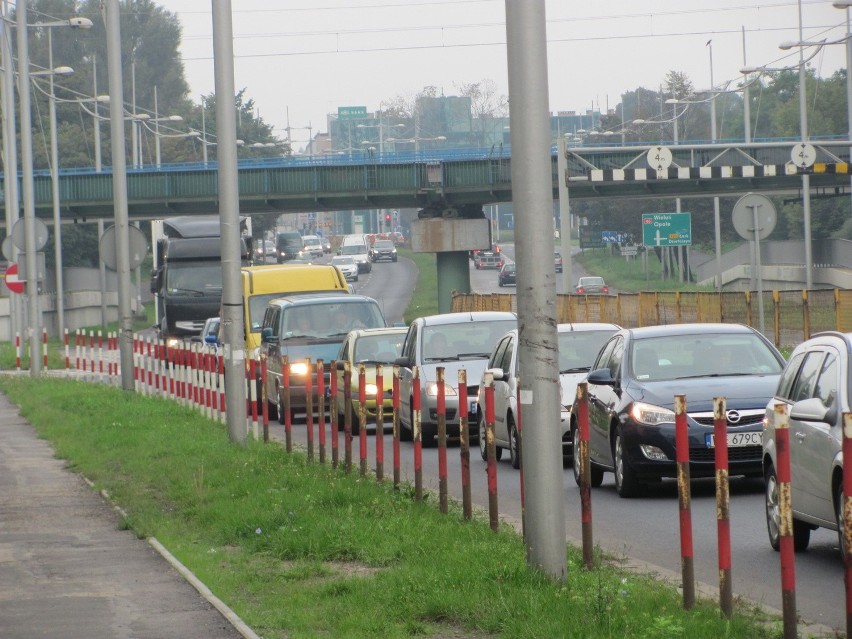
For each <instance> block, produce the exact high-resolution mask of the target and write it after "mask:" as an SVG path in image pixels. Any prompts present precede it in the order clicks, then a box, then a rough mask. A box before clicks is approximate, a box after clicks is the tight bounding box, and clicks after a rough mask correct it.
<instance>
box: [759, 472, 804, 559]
mask: <svg viewBox="0 0 852 639" xmlns="http://www.w3.org/2000/svg"><path fill="white" fill-rule="evenodd" d="M765 481H766V484H765V486H766V489H765V492H764V496H765V504H766V532H767V533H768V535H769V545H770V546H772V549H773V550H780V549H781V511H780V508H781V505H780V497H779V495H778V474H777V473H776V472H775V466H773V465H771V464H770V465H769V467H768V468H767V469H766V476H765ZM810 540H811V528H810V526H808V525H807V524H805V523H804V522H802V521H799V520H798V519H795V518H794V519H793V550H795V551H796V552H803V551H805V550H807V548H808V544H809V543H810Z"/></svg>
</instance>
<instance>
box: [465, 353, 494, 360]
mask: <svg viewBox="0 0 852 639" xmlns="http://www.w3.org/2000/svg"><path fill="white" fill-rule="evenodd" d="M490 355H491V353H459V354H458V355H457V356H456V359H461V358H462V357H490Z"/></svg>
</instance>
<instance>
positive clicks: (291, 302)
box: [269, 291, 376, 306]
mask: <svg viewBox="0 0 852 639" xmlns="http://www.w3.org/2000/svg"><path fill="white" fill-rule="evenodd" d="M365 301H369V302H375V301H376V300H374V299H373V298H372V297H368V296H366V295H353V294H352V293H340V292H338V291H330V292H328V293H323V292H318V293H308V294H305V295H287V296H283V297H276V298H275V299H273V300H270V301H269V304H270V305H273V304H274V305H280V306H296V305H298V306H305V305H309V304H318V303H323V304H329V303H330V304H352V303H355V302H365Z"/></svg>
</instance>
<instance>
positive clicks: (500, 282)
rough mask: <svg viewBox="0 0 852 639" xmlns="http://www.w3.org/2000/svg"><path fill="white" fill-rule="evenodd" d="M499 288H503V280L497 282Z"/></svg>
mask: <svg viewBox="0 0 852 639" xmlns="http://www.w3.org/2000/svg"><path fill="white" fill-rule="evenodd" d="M497 286H499V287H500V288H503V280H497Z"/></svg>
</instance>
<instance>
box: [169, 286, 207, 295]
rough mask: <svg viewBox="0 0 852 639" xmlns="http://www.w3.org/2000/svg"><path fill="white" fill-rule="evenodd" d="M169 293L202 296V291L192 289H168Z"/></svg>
mask: <svg viewBox="0 0 852 639" xmlns="http://www.w3.org/2000/svg"><path fill="white" fill-rule="evenodd" d="M169 293H189V294H190V295H194V296H196V297H201V296H202V295H204V291H199V290H198V289H194V288H170V289H169Z"/></svg>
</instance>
